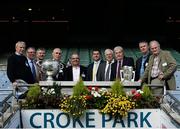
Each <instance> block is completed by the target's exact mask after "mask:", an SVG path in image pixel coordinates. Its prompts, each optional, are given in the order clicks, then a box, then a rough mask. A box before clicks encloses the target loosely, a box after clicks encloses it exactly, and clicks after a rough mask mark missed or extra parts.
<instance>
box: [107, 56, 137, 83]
mask: <svg viewBox="0 0 180 129" xmlns="http://www.w3.org/2000/svg"><path fill="white" fill-rule="evenodd" d="M123 66H132V67H133V69H134V59H133V58H132V57H125V56H124V58H123V64H122V67H123ZM116 68H117V61H115V62H114V63H113V64H112V65H111V78H110V80H111V81H114V80H115V79H116Z"/></svg>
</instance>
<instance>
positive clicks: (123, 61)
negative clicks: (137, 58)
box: [110, 46, 134, 81]
mask: <svg viewBox="0 0 180 129" xmlns="http://www.w3.org/2000/svg"><path fill="white" fill-rule="evenodd" d="M114 54H115V59H116V61H115V62H114V63H113V64H112V66H111V79H110V80H111V81H114V80H115V79H120V70H121V69H122V67H123V66H132V67H133V68H134V60H133V58H132V57H126V56H124V50H123V48H122V47H121V46H117V47H115V48H114Z"/></svg>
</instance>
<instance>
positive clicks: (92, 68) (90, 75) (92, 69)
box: [86, 49, 104, 81]
mask: <svg viewBox="0 0 180 129" xmlns="http://www.w3.org/2000/svg"><path fill="white" fill-rule="evenodd" d="M92 59H93V63H91V64H89V65H88V68H87V78H86V80H87V81H97V78H96V77H97V73H98V70H99V65H100V64H101V63H103V62H104V61H103V60H101V54H100V50H98V49H94V50H93V51H92Z"/></svg>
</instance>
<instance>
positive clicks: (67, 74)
mask: <svg viewBox="0 0 180 129" xmlns="http://www.w3.org/2000/svg"><path fill="white" fill-rule="evenodd" d="M86 74H87V68H86V67H84V66H82V65H80V76H81V77H82V80H83V81H85V80H86ZM64 76H65V81H73V71H72V66H69V67H67V68H66V70H65V73H64Z"/></svg>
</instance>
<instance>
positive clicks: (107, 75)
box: [105, 62, 111, 81]
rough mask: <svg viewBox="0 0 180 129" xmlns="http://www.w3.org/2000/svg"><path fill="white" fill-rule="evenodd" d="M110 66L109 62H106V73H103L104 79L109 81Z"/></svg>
mask: <svg viewBox="0 0 180 129" xmlns="http://www.w3.org/2000/svg"><path fill="white" fill-rule="evenodd" d="M110 67H111V63H110V62H109V63H108V68H107V71H106V75H105V81H109V80H110V79H109V73H110Z"/></svg>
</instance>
